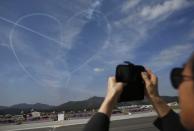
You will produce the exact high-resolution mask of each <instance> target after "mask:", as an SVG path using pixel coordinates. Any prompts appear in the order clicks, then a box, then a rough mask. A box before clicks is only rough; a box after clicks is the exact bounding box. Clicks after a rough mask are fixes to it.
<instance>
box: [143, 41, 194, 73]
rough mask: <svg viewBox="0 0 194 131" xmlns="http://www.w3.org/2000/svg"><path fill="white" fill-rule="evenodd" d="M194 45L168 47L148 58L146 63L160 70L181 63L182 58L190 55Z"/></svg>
mask: <svg viewBox="0 0 194 131" xmlns="http://www.w3.org/2000/svg"><path fill="white" fill-rule="evenodd" d="M193 48H194V46H193V45H192V44H181V45H175V46H172V47H169V48H166V49H164V50H162V51H161V52H159V53H158V55H155V56H153V57H151V58H150V60H148V61H147V62H146V63H145V65H148V66H149V67H151V68H152V69H153V70H155V71H156V72H157V71H160V70H162V69H165V68H166V67H169V66H171V65H174V64H175V63H177V62H179V61H180V62H179V63H180V64H181V62H182V60H183V59H185V60H186V58H187V57H188V56H189V55H190V53H191V52H192V50H191V49H193Z"/></svg>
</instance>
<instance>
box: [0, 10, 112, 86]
mask: <svg viewBox="0 0 194 131" xmlns="http://www.w3.org/2000/svg"><path fill="white" fill-rule="evenodd" d="M93 12H97V13H99V14H101V15H102V16H103V18H104V20H105V21H106V23H107V25H108V36H109V37H108V41H109V40H110V33H111V26H110V22H109V21H108V19H107V17H106V16H105V15H104V14H103V13H102V12H100V11H96V10H94V11H93ZM82 13H88V12H87V10H83V11H81V12H78V13H76V14H75V15H73V16H72V17H71V18H69V19H68V20H67V22H66V24H68V23H69V22H71V20H72V19H73V18H74V17H77V16H78V15H80V14H82ZM37 15H39V16H46V17H49V18H51V19H53V20H54V21H56V22H57V23H58V24H59V25H60V26H61V25H62V23H61V22H60V20H59V19H57V18H56V17H54V16H52V15H49V14H44V13H32V14H27V15H24V16H22V17H20V18H19V19H18V20H17V21H16V22H13V21H11V20H9V19H6V18H4V17H1V16H0V19H1V20H3V21H6V22H8V23H11V24H13V25H14V26H13V28H12V30H11V31H10V35H9V40H10V48H11V50H12V52H13V54H14V56H15V58H16V60H17V62H18V63H19V65H20V66H21V68H22V69H23V70H24V72H25V73H26V74H27V75H28V76H29V77H30V78H32V79H33V80H34V81H35V82H36V83H40V81H39V80H38V79H36V78H35V77H34V76H33V75H32V74H31V73H30V72H29V71H28V70H27V69H26V68H25V66H24V65H23V64H22V62H21V61H20V59H19V57H18V56H17V54H16V51H15V49H14V46H13V41H12V38H13V33H14V30H15V27H20V28H22V29H25V30H27V31H30V32H32V33H34V34H37V35H39V36H41V37H43V38H46V39H48V40H51V41H53V42H55V43H58V44H64V43H63V42H61V41H58V40H55V39H53V38H51V37H49V36H47V35H44V34H42V33H40V32H37V31H35V30H32V29H30V28H28V27H25V26H23V25H21V24H19V22H20V21H22V20H23V19H25V18H28V17H31V16H37ZM61 29H62V28H61ZM108 44H109V42H106V43H105V45H104V46H103V47H102V49H103V48H105V47H107V46H108ZM99 51H100V50H99ZM99 51H97V53H96V54H95V55H93V56H91V57H90V58H89V59H87V60H86V61H85V62H84V63H83V64H81V65H79V66H77V68H76V69H74V70H73V71H72V72H70V75H68V78H67V82H66V86H65V87H67V86H68V83H69V81H70V79H71V75H72V74H73V73H75V72H76V71H78V70H80V69H81V68H82V67H83V66H85V65H86V64H88V63H89V62H90V61H91V60H92V59H94V58H95V57H96V55H98V53H99ZM41 85H42V83H41Z"/></svg>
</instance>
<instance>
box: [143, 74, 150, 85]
mask: <svg viewBox="0 0 194 131" xmlns="http://www.w3.org/2000/svg"><path fill="white" fill-rule="evenodd" d="M141 76H142V78H143V80H144V82H145V84H146V85H149V84H150V80H149V77H148V74H147V73H146V72H141Z"/></svg>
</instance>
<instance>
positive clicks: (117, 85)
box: [98, 77, 124, 117]
mask: <svg viewBox="0 0 194 131" xmlns="http://www.w3.org/2000/svg"><path fill="white" fill-rule="evenodd" d="M123 87H124V83H121V82H116V79H115V77H109V79H108V89H107V94H106V97H105V99H104V101H103V103H102V105H101V106H100V109H99V110H98V112H101V113H104V114H106V115H107V116H108V117H110V116H111V113H112V110H113V108H114V106H115V104H116V103H117V101H118V99H119V97H120V94H121V93H122V91H123Z"/></svg>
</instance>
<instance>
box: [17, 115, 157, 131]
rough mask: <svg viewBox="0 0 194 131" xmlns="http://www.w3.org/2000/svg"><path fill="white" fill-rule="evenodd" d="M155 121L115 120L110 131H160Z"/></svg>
mask: <svg viewBox="0 0 194 131" xmlns="http://www.w3.org/2000/svg"><path fill="white" fill-rule="evenodd" d="M154 119H156V116H152V117H142V118H133V119H125V120H115V121H112V122H111V124H110V131H158V129H156V128H155V127H154V126H153V124H152V123H153V121H154ZM83 127H84V124H78V125H70V126H59V127H57V126H56V127H54V128H50V127H49V128H39V129H38V128H37V129H29V130H19V131H82V129H83Z"/></svg>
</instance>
